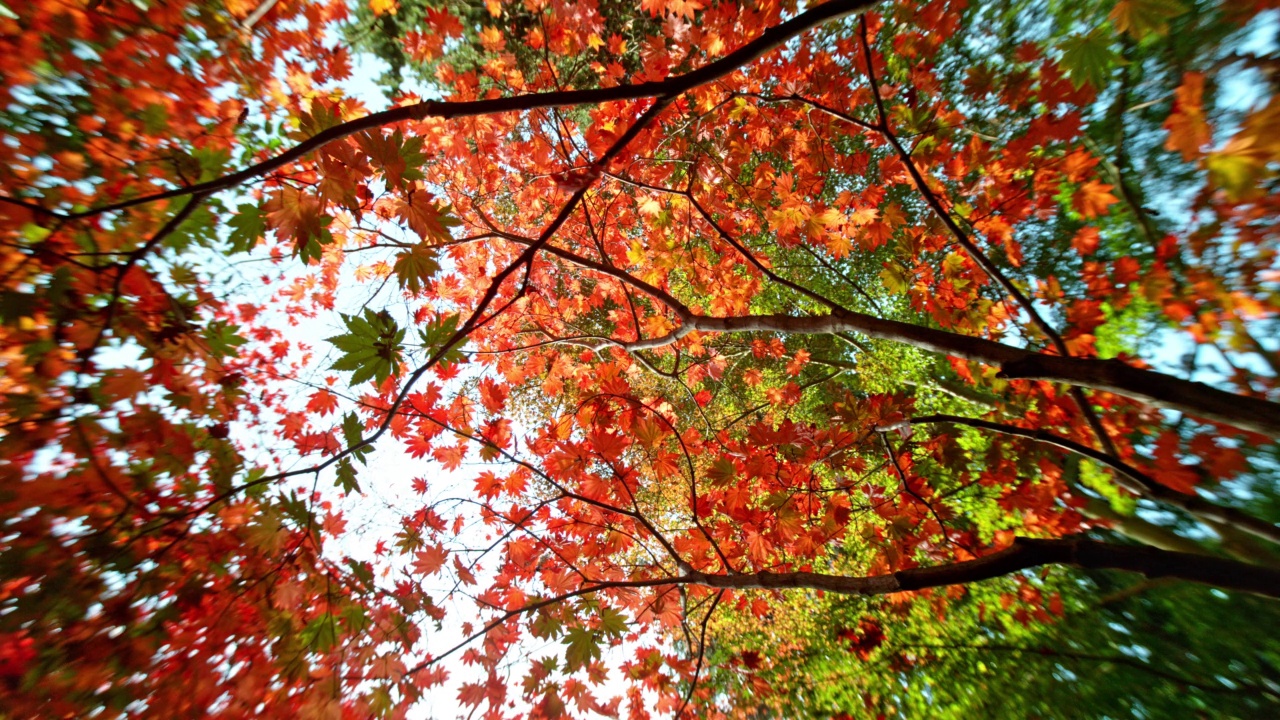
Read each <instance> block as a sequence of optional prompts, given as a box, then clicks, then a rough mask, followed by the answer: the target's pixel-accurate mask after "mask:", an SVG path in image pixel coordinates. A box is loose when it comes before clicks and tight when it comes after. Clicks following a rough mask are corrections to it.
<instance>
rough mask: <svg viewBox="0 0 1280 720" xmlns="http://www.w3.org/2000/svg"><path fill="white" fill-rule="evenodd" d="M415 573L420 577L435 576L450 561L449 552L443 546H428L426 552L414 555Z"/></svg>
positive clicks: (421, 551)
mask: <svg viewBox="0 0 1280 720" xmlns="http://www.w3.org/2000/svg"><path fill="white" fill-rule="evenodd" d="M413 557H414V560H413V571H414V572H416V573H418V574H419V575H423V576H426V575H434V574H436V573H437V572H439V571H440V568H442V567H444V563H445V561H446V560H448V559H449V551H448V550H445V549H444V547H443V546H441V545H428V546H427V549H426V550H420V551H418V552H417V553H415V554H414V556H413Z"/></svg>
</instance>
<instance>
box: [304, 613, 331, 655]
mask: <svg viewBox="0 0 1280 720" xmlns="http://www.w3.org/2000/svg"><path fill="white" fill-rule="evenodd" d="M298 639H299V640H301V641H302V645H303V647H305V648H307V649H308V650H313V651H315V652H325V651H326V650H328V649H329V648H332V647H333V646H334V645H337V644H338V632H337V623H336V622H335V621H334V619H333V616H332V615H330V614H329V613H325V614H324V615H321V616H320V617H318V618H316V619H315V620H312V621H311V622H309V623H307V626H306V627H304V628H302V632H300V633H298Z"/></svg>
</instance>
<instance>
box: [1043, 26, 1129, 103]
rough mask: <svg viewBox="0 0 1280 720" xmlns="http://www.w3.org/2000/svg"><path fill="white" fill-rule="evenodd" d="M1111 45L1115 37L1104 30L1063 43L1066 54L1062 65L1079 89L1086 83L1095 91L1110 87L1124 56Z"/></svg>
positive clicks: (1073, 37) (1075, 36)
mask: <svg viewBox="0 0 1280 720" xmlns="http://www.w3.org/2000/svg"><path fill="white" fill-rule="evenodd" d="M1111 45H1112V44H1111V38H1110V37H1109V36H1108V34H1107V33H1104V32H1102V31H1101V30H1100V29H1095V30H1093V31H1092V32H1090V33H1087V34H1079V35H1072V36H1071V37H1069V38H1067V39H1066V40H1063V41H1062V43H1060V44H1059V46H1058V48H1059V50H1061V51H1062V60H1061V61H1060V62H1061V63H1062V66H1063V67H1064V68H1066V70H1067V74H1068V75H1070V77H1071V82H1073V83H1075V86H1076V87H1080V86H1081V85H1084V84H1085V83H1088V84H1089V85H1091V86H1092V87H1093V88H1094V89H1095V90H1097V89H1100V88H1102V87H1104V86H1106V84H1107V79H1108V78H1109V77H1110V76H1111V71H1112V69H1114V68H1115V67H1116V66H1117V65H1118V64H1119V62H1120V56H1119V55H1117V54H1116V51H1115V50H1114V49H1113V48H1112V46H1111Z"/></svg>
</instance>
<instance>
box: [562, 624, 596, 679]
mask: <svg viewBox="0 0 1280 720" xmlns="http://www.w3.org/2000/svg"><path fill="white" fill-rule="evenodd" d="M565 641H566V642H565V644H566V647H565V651H564V664H565V671H566V672H573V671H574V670H577V669H579V668H583V667H586V666H587V664H588V663H590V662H591V661H592V660H598V659H600V644H599V643H598V642H596V634H595V633H594V632H592V631H590V630H588V629H586V628H584V627H572V628H569V632H567V633H565Z"/></svg>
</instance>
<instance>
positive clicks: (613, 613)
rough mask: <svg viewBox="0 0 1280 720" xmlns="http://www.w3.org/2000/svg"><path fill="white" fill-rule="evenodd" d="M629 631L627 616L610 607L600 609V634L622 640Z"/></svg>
mask: <svg viewBox="0 0 1280 720" xmlns="http://www.w3.org/2000/svg"><path fill="white" fill-rule="evenodd" d="M626 631H627V616H626V615H623V614H622V613H620V612H618V611H617V610H614V609H613V608H610V607H602V608H600V632H601V633H603V634H605V635H608V636H609V637H612V638H621V637H622V635H623V633H625V632H626Z"/></svg>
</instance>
